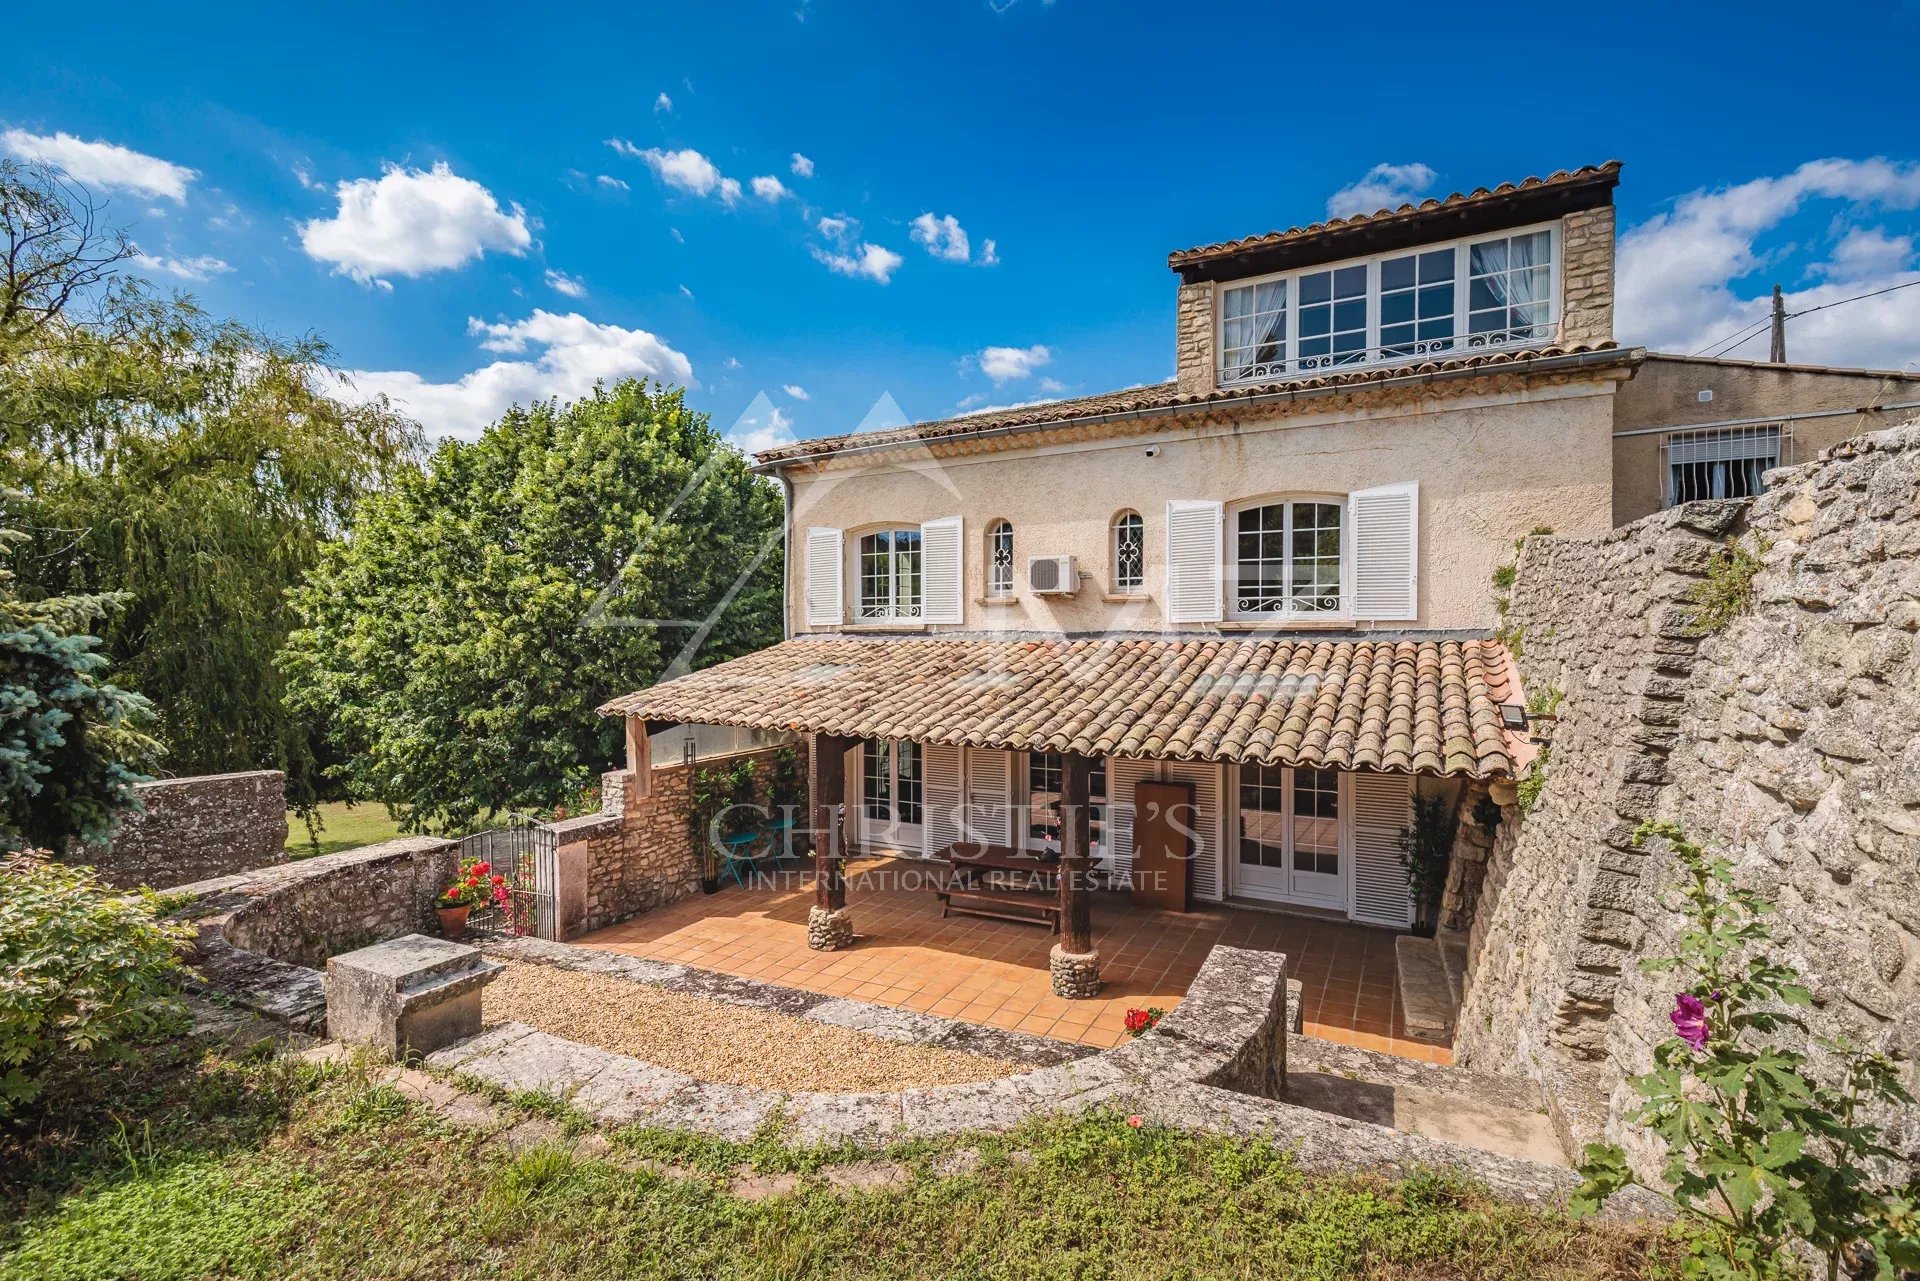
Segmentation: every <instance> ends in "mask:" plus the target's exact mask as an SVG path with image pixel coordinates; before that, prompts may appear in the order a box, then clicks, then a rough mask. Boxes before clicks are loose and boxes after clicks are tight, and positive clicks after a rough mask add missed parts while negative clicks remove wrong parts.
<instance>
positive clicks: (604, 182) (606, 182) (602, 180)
mask: <svg viewBox="0 0 1920 1281" xmlns="http://www.w3.org/2000/svg"><path fill="white" fill-rule="evenodd" d="M593 180H594V181H595V182H597V183H599V184H600V185H601V186H602V187H605V188H606V189H607V190H608V191H631V190H632V188H630V187H628V186H627V184H626V182H625V180H624V179H620V178H616V177H614V176H613V175H612V174H610V173H603V174H595V175H594V179H593Z"/></svg>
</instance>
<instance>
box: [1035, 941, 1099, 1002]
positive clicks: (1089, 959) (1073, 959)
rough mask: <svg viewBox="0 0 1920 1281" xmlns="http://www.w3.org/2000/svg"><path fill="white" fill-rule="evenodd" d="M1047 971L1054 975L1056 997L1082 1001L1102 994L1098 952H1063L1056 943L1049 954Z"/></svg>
mask: <svg viewBox="0 0 1920 1281" xmlns="http://www.w3.org/2000/svg"><path fill="white" fill-rule="evenodd" d="M1047 969H1048V970H1049V971H1051V973H1052V974H1053V993H1054V995H1055V996H1064V997H1066V998H1067V999H1068V1000H1070V1001H1080V1000H1086V999H1088V998H1090V997H1094V996H1098V995H1099V994H1100V954H1099V953H1098V952H1063V951H1061V950H1060V945H1059V944H1058V943H1056V944H1054V946H1053V950H1052V951H1050V952H1048V953H1047Z"/></svg>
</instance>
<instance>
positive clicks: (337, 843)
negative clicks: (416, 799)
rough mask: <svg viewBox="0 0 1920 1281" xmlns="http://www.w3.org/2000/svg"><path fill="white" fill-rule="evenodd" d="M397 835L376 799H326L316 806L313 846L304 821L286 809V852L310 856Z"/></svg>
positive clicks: (371, 842)
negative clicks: (317, 836) (317, 837)
mask: <svg viewBox="0 0 1920 1281" xmlns="http://www.w3.org/2000/svg"><path fill="white" fill-rule="evenodd" d="M398 835H400V829H399V827H398V826H397V825H396V824H395V823H394V821H393V820H392V819H391V818H389V817H387V807H386V806H384V805H381V804H380V803H379V802H377V801H328V802H327V803H326V804H324V805H322V806H321V807H320V846H319V848H318V849H315V848H314V844H313V840H312V838H311V837H309V836H308V835H307V824H306V821H305V820H304V819H302V818H301V817H300V816H299V815H298V814H295V813H294V812H293V811H292V810H288V811H287V856H288V857H289V858H311V857H313V856H314V855H316V854H338V853H339V852H340V851H341V850H355V849H359V848H360V847H361V846H362V845H373V844H377V843H378V842H380V841H390V840H392V839H393V838H394V837H396V836H398Z"/></svg>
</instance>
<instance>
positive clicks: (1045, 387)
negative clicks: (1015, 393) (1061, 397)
mask: <svg viewBox="0 0 1920 1281" xmlns="http://www.w3.org/2000/svg"><path fill="white" fill-rule="evenodd" d="M1066 389H1067V385H1066V384H1065V383H1063V382H1061V381H1060V380H1059V379H1058V378H1042V379H1041V380H1040V390H1041V391H1044V392H1063V391H1065V390H1066Z"/></svg>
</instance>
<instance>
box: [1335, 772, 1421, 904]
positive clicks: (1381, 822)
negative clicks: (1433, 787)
mask: <svg viewBox="0 0 1920 1281" xmlns="http://www.w3.org/2000/svg"><path fill="white" fill-rule="evenodd" d="M1352 780H1353V782H1352V790H1351V792H1350V796H1351V797H1352V809H1353V818H1352V820H1351V823H1350V825H1349V831H1350V832H1351V834H1352V835H1351V838H1350V842H1349V845H1350V848H1351V849H1352V851H1353V855H1352V857H1353V919H1354V920H1356V921H1365V922H1366V923H1367V924H1369V925H1385V926H1389V927H1391V928H1393V929H1396V930H1404V929H1406V928H1407V927H1408V926H1409V925H1412V924H1413V892H1412V891H1411V890H1410V889H1409V888H1408V886H1407V865H1406V864H1405V863H1404V862H1403V861H1402V860H1401V858H1400V832H1401V830H1402V829H1403V828H1405V827H1407V826H1409V825H1410V824H1411V823H1412V822H1413V779H1412V777H1411V776H1410V775H1407V774H1385V773H1380V772H1378V771H1375V770H1355V771H1354V772H1353V775H1352Z"/></svg>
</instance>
